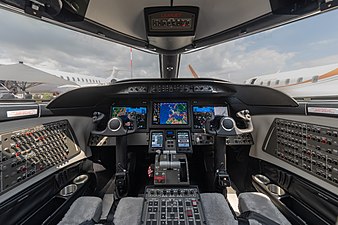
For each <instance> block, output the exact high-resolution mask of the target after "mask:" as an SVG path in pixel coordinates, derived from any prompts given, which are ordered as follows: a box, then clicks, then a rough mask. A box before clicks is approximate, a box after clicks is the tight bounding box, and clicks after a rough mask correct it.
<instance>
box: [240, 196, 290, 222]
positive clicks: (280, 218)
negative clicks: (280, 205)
mask: <svg viewBox="0 0 338 225" xmlns="http://www.w3.org/2000/svg"><path fill="white" fill-rule="evenodd" d="M238 202H239V211H240V212H241V213H243V212H246V211H253V212H256V213H259V214H261V215H263V216H265V217H267V218H269V219H271V220H273V221H275V222H277V223H279V224H281V225H291V223H290V222H289V221H288V220H287V219H286V218H285V216H284V215H283V214H282V213H281V212H280V211H279V210H278V209H277V207H276V206H275V205H274V204H273V203H272V202H271V200H270V198H269V197H268V196H266V195H265V194H262V193H259V192H245V193H241V194H240V195H239V196H238ZM249 221H250V224H260V223H259V222H257V221H252V220H249Z"/></svg>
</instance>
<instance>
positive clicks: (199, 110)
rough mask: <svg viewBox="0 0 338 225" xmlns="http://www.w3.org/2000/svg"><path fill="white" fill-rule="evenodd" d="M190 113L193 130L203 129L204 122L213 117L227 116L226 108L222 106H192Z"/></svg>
mask: <svg viewBox="0 0 338 225" xmlns="http://www.w3.org/2000/svg"><path fill="white" fill-rule="evenodd" d="M192 111H193V121H194V128H195V129H204V128H205V122H206V121H207V120H208V119H213V118H214V117H215V116H218V115H219V116H228V108H227V107H224V106H194V107H193V108H192Z"/></svg>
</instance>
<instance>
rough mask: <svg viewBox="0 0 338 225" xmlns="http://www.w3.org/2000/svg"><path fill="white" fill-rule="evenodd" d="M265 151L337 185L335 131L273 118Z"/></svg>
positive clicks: (337, 145) (319, 126)
mask: <svg viewBox="0 0 338 225" xmlns="http://www.w3.org/2000/svg"><path fill="white" fill-rule="evenodd" d="M271 132H272V134H271V137H270V140H269V142H268V143H267V145H266V146H267V147H266V149H265V151H266V152H268V153H270V154H272V155H274V156H276V157H277V158H279V159H281V160H284V161H286V162H288V163H290V164H292V165H294V166H296V167H299V168H301V169H303V170H305V171H307V172H309V173H311V174H313V175H315V176H317V177H319V178H321V179H323V180H325V181H328V182H330V183H332V184H334V185H335V186H338V129H337V128H332V127H327V126H322V125H316V124H310V123H302V122H298V121H292V120H285V119H275V121H274V122H273V125H272V128H271Z"/></svg>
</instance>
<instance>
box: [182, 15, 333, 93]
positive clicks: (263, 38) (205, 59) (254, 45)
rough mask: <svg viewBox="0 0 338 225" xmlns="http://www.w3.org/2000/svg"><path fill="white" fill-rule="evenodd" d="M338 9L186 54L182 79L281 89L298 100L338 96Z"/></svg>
mask: <svg viewBox="0 0 338 225" xmlns="http://www.w3.org/2000/svg"><path fill="white" fill-rule="evenodd" d="M334 21H338V11H337V10H334V11H331V12H328V13H324V14H321V15H318V16H314V17H311V18H308V19H305V20H301V21H298V22H295V23H291V24H289V25H286V26H282V27H278V28H275V29H272V30H269V31H266V32H262V33H258V34H255V35H252V36H248V37H245V38H242V39H238V40H235V41H231V42H228V43H225V44H221V45H217V46H214V47H211V48H207V49H204V50H201V51H197V52H194V53H190V54H185V55H183V56H182V59H181V69H180V76H181V77H191V76H192V73H191V71H190V69H189V68H188V66H189V65H191V66H192V68H193V70H194V71H195V72H196V73H197V75H198V76H199V77H209V78H218V79H224V80H229V81H231V82H233V83H241V84H244V83H247V84H254V85H262V86H267V87H272V88H276V89H278V90H280V91H283V92H286V93H288V94H289V95H291V96H293V97H319V96H320V97H324V96H331V97H332V96H336V97H337V96H338V91H337V87H338V81H337V80H338V49H337V47H336V46H338V26H336V25H335V22H334Z"/></svg>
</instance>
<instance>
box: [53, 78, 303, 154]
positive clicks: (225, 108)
mask: <svg viewBox="0 0 338 225" xmlns="http://www.w3.org/2000/svg"><path fill="white" fill-rule="evenodd" d="M275 99H278V102H276V101H275ZM297 106H298V104H297V103H296V102H295V101H294V99H292V98H290V97H289V96H287V95H285V94H284V93H282V92H279V91H277V90H274V89H271V88H266V87H261V86H254V85H241V84H232V83H229V82H226V81H221V80H214V79H170V80H166V79H151V80H147V79H141V80H125V81H119V82H116V83H114V84H111V85H107V86H97V87H86V88H79V89H75V90H73V91H70V92H67V93H65V94H63V95H61V96H59V97H57V98H56V99H54V100H53V101H52V102H50V103H49V105H48V106H47V109H48V110H51V111H52V113H53V114H54V115H63V113H65V114H67V115H70V114H74V115H85V116H92V115H93V113H95V112H99V113H101V114H104V115H105V117H104V119H103V120H102V121H101V122H100V123H99V124H98V125H97V127H96V128H97V130H100V129H101V130H104V129H105V128H107V123H108V122H109V120H110V119H111V118H113V117H119V118H121V120H122V121H123V127H124V129H126V130H129V131H130V132H133V130H134V128H135V127H134V126H135V124H133V120H132V119H131V118H135V119H136V121H137V126H138V127H137V131H136V132H135V133H134V134H132V135H129V136H128V145H144V146H149V149H150V151H151V150H152V149H153V148H152V147H151V142H152V138H153V137H152V134H153V133H154V132H155V134H157V135H158V136H155V137H154V140H157V141H158V140H161V139H164V142H165V141H166V139H168V140H170V139H171V136H172V133H173V135H174V137H175V141H174V142H175V143H176V140H177V138H178V136H180V137H184V136H186V132H188V136H189V138H191V139H189V143H188V144H189V146H195V145H213V144H214V137H213V135H210V134H207V132H206V129H205V123H206V121H207V120H212V119H213V118H215V117H216V116H219V117H228V118H229V119H228V120H227V121H228V122H230V123H237V122H239V124H237V125H239V126H241V124H240V123H241V122H240V120H241V119H240V118H237V117H236V113H238V112H239V111H241V110H244V109H249V110H250V111H251V110H256V109H257V107H266V108H269V109H270V110H271V109H273V107H295V108H296V107H297ZM214 126H215V125H214V124H211V126H210V127H211V128H213V129H216V128H217V127H214ZM182 132H183V133H182ZM160 133H162V135H159V134H160ZM182 140H183V142H187V140H185V139H184V138H183V139H182ZM169 143H170V141H169ZM226 144H228V145H243V144H244V145H250V144H253V141H252V137H251V134H250V133H249V134H241V135H234V136H231V137H227V139H226ZM88 145H89V146H114V145H116V143H115V138H114V137H108V136H104V135H97V134H94V135H91V137H90V139H89V143H88ZM162 145H164V143H163V144H162ZM170 145H171V144H170ZM176 145H178V144H177V143H176ZM166 147H168V146H166ZM189 148H191V147H189ZM154 149H156V148H154ZM182 149H183V148H182ZM185 150H189V149H185Z"/></svg>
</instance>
